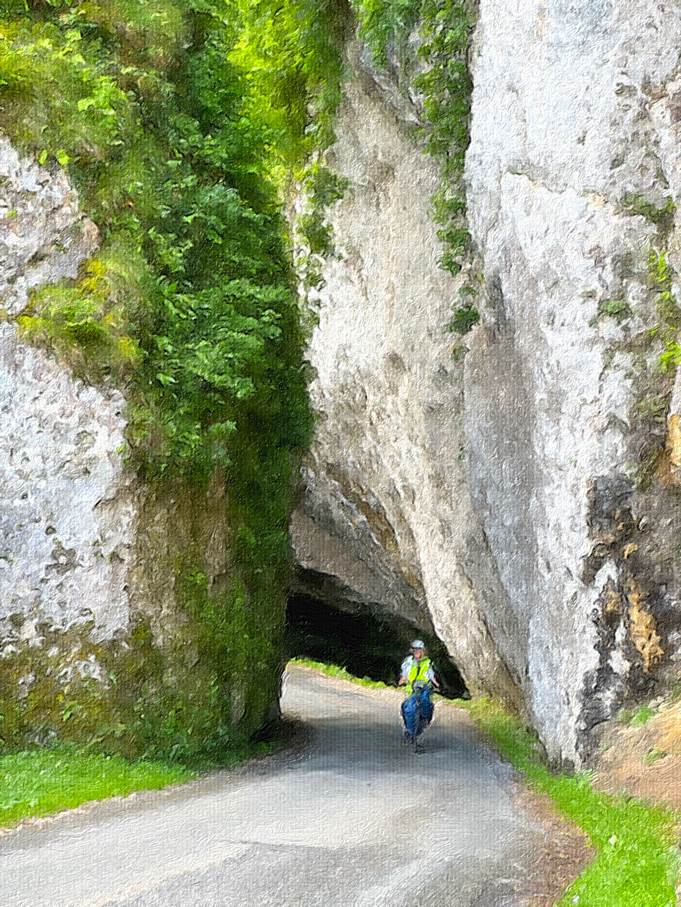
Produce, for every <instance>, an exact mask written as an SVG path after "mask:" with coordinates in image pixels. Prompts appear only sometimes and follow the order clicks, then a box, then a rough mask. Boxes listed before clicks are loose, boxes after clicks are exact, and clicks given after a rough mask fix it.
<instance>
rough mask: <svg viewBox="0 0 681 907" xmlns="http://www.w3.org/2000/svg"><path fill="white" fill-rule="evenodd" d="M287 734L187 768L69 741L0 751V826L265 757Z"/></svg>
mask: <svg viewBox="0 0 681 907" xmlns="http://www.w3.org/2000/svg"><path fill="white" fill-rule="evenodd" d="M287 739H288V738H287V737H286V736H284V735H282V736H278V737H276V738H274V739H271V740H262V741H259V742H257V743H247V744H243V745H242V746H240V747H235V748H233V749H231V750H229V751H226V752H225V753H223V754H221V756H220V760H219V761H216V760H210V761H206V760H203V761H195V762H193V763H192V765H191V767H190V766H187V765H182V764H180V763H168V762H161V761H156V760H149V759H141V760H135V761H130V760H129V759H124V758H123V757H122V756H118V755H105V754H102V753H92V752H89V751H87V750H83V749H81V748H79V747H76V746H71V745H68V744H67V745H64V746H57V747H54V748H50V749H35V750H24V751H22V752H18V753H8V754H6V755H3V756H0V828H3V827H7V826H10V825H15V824H16V823H17V822H20V821H21V820H22V819H28V818H30V817H33V816H46V815H49V814H51V813H57V812H62V811H63V810H66V809H74V808H75V807H76V806H80V805H81V804H82V803H88V802H91V801H93V800H106V799H107V798H108V797H119V796H126V795H127V794H131V793H133V792H134V791H140V790H159V789H160V788H162V787H168V785H170V784H182V783H184V782H186V781H191V780H192V779H193V778H195V777H196V776H197V775H199V774H201V773H203V772H206V771H209V770H211V769H222V768H231V767H232V766H235V765H238V764H239V763H242V762H245V761H246V760H247V759H252V758H255V757H257V756H264V755H266V754H268V753H270V752H273V751H274V750H276V749H279V748H280V747H282V746H284V745H285V744H286V741H287Z"/></svg>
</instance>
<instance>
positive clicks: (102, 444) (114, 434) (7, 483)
mask: <svg viewBox="0 0 681 907" xmlns="http://www.w3.org/2000/svg"><path fill="white" fill-rule="evenodd" d="M97 240H98V237H97V229H96V227H95V226H94V224H93V223H92V222H91V221H88V220H87V219H86V218H84V217H83V215H82V214H81V213H80V210H79V207H78V199H77V196H76V194H75V192H74V191H73V190H72V188H71V186H70V184H69V182H68V179H67V177H66V175H65V174H64V172H63V171H61V170H59V171H57V172H55V173H53V172H49V171H48V170H46V169H44V168H42V167H39V166H38V165H37V164H35V163H34V162H32V161H30V160H28V159H26V158H21V157H20V156H19V155H18V154H17V153H16V151H15V150H14V149H13V148H12V146H11V145H10V144H9V142H7V141H6V140H2V141H0V305H1V306H2V307H3V309H4V311H5V315H4V316H3V317H4V318H5V319H7V320H4V321H3V322H2V323H0V626H2V627H3V629H4V634H3V636H4V640H5V644H6V645H14V644H15V643H16V642H17V638H18V639H19V640H24V641H26V640H31V639H34V640H39V639H40V625H41V624H44V625H46V626H49V627H50V628H51V629H65V628H68V627H70V626H72V625H73V624H77V623H81V622H83V621H87V620H89V619H94V623H95V626H96V635H97V636H98V637H99V638H102V639H104V638H111V636H112V635H113V634H114V633H115V632H116V631H120V630H124V629H125V628H126V627H127V623H128V593H127V585H126V574H127V570H128V567H129V562H130V558H131V547H132V541H133V535H134V521H135V506H134V504H133V497H132V493H131V487H130V481H129V479H128V477H127V476H126V475H125V471H124V467H123V461H122V457H121V449H122V448H123V447H124V444H125V439H124V435H123V432H124V429H125V424H126V422H125V416H124V405H125V401H124V399H123V397H122V396H121V394H120V393H118V392H117V391H113V390H112V391H101V390H98V389H96V388H94V387H90V386H87V385H84V384H83V383H82V382H80V381H76V380H74V379H73V378H72V377H71V375H70V374H69V372H68V371H67V370H66V369H65V368H64V367H63V366H61V365H60V364H59V363H58V362H57V361H56V360H55V359H54V358H53V357H52V356H50V355H49V354H48V353H46V352H44V351H43V350H40V349H36V348H34V347H31V346H29V345H27V344H26V343H24V342H23V341H22V340H21V339H20V338H19V336H18V333H17V327H16V325H15V323H14V322H13V320H12V318H13V317H14V316H16V315H18V314H20V313H21V311H22V310H23V309H24V307H25V305H26V303H27V301H28V293H29V291H30V289H31V288H32V287H35V286H39V285H41V284H44V283H52V282H55V281H58V280H60V279H63V278H65V277H75V276H76V275H77V272H78V266H79V264H80V263H81V262H82V261H83V260H85V259H86V258H87V257H89V256H90V255H91V254H92V253H93V251H94V250H95V248H96V245H97ZM10 618H12V620H11V622H10Z"/></svg>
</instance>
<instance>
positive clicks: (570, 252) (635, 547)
mask: <svg viewBox="0 0 681 907" xmlns="http://www.w3.org/2000/svg"><path fill="white" fill-rule="evenodd" d="M418 41H419V25H418V23H417V24H416V26H415V28H414V30H413V32H412V35H411V39H410V42H409V43H410V45H411V46H415V45H418ZM679 46H681V12H679V10H678V9H676V8H675V7H669V6H668V5H667V4H663V3H653V4H651V3H649V2H643V0H628V2H626V3H617V4H615V3H613V2H610V0H602V2H600V0H599V2H592V3H589V4H582V5H577V6H575V5H574V4H567V3H564V2H562V0H548V2H539V0H536V2H533V0H528V2H525V3H521V4H518V3H510V2H505V0H481V3H480V5H479V14H478V20H477V28H476V30H475V35H474V38H473V42H472V49H471V59H470V68H471V73H472V78H473V85H474V87H473V95H472V117H471V125H470V129H471V132H470V146H469V149H468V152H467V156H466V170H465V189H466V197H467V218H468V224H469V229H470V231H471V236H472V241H473V242H472V249H473V251H472V256H471V258H470V260H469V261H468V263H467V265H466V267H465V268H464V271H463V272H462V274H461V275H460V276H459V277H457V278H451V277H449V276H448V275H447V274H445V273H444V272H443V271H442V270H441V269H439V268H438V264H437V260H438V257H439V254H440V251H441V250H440V247H439V242H438V240H437V237H436V231H435V227H434V225H433V223H432V219H431V208H430V206H431V196H432V194H433V192H434V190H435V188H436V186H437V183H438V178H439V177H438V172H437V169H438V168H437V165H436V163H435V162H434V161H433V160H432V159H430V158H428V157H427V156H426V155H425V153H424V151H423V148H422V147H420V144H419V138H418V135H416V134H415V132H414V128H413V127H414V124H415V123H419V122H422V121H423V118H424V114H423V109H422V104H421V98H420V97H419V95H418V92H415V91H412V90H410V87H409V85H408V84H407V85H406V87H405V81H406V82H407V83H408V82H409V79H408V74H407V76H405V73H404V72H402V73H400V66H399V62H398V63H397V64H395V62H394V60H391V61H390V63H391V64H392V65H388V66H383V67H378V66H376V65H375V63H374V62H371V61H370V60H369V55H368V54H367V52H366V51H365V50H364V49H362V48H361V47H360V46H358V45H357V44H356V43H352V44H351V46H350V48H349V49H348V53H347V57H348V70H349V75H348V79H347V81H346V84H345V88H344V98H343V102H342V104H341V108H340V111H339V115H338V119H337V125H336V135H337V140H336V143H335V144H334V145H333V147H332V148H330V149H329V151H328V153H327V156H326V163H327V165H328V166H330V167H331V168H332V169H333V170H335V171H336V172H337V173H338V174H340V175H341V176H342V177H344V178H345V179H347V181H348V188H347V190H346V192H345V194H344V196H343V198H342V199H341V200H340V201H338V202H336V203H335V204H334V205H333V206H332V207H331V208H330V209H329V210H328V212H327V218H328V223H329V225H330V226H331V227H332V229H333V236H334V244H335V250H334V254H333V255H331V256H329V257H328V259H327V261H326V263H325V264H324V267H323V280H324V283H323V285H322V287H321V289H320V290H319V291H318V292H313V293H312V294H311V298H310V302H309V304H310V305H312V307H313V308H314V309H315V310H316V317H317V322H318V323H317V324H316V327H315V328H314V330H313V331H312V334H311V338H310V342H309V358H310V361H311V363H312V365H313V366H314V368H315V370H316V377H315V379H314V380H313V382H312V385H311V395H312V402H313V406H314V407H315V409H316V411H317V413H318V423H317V432H316V438H315V442H314V445H313V450H312V452H311V455H310V457H309V459H308V461H307V464H306V467H305V470H304V477H305V481H306V495H305V499H304V502H303V504H302V506H301V508H300V510H299V512H298V514H297V515H296V517H295V519H294V521H293V526H292V536H293V542H294V546H295V547H296V549H297V551H298V552H299V562H300V564H301V567H302V568H303V570H304V574H306V575H314V576H317V577H319V576H322V577H326V580H325V583H326V588H332V587H333V588H335V589H336V590H343V589H345V590H346V594H349V595H351V596H354V597H355V598H356V599H358V600H360V599H361V600H363V601H364V602H365V603H366V605H367V606H368V607H371V608H376V609H380V610H383V611H385V610H390V609H395V610H398V611H399V612H400V613H402V614H404V615H407V616H409V617H410V618H411V619H412V620H413V621H414V622H415V623H416V624H417V625H422V626H428V625H429V624H430V622H432V625H433V626H434V628H435V630H436V631H437V633H438V635H439V636H440V637H441V639H442V640H443V641H444V642H445V644H446V645H447V647H448V649H449V651H450V653H451V655H452V657H453V658H454V659H455V660H456V662H457V664H458V665H459V667H460V668H461V670H462V672H463V673H464V675H465V677H466V678H467V680H468V682H469V683H470V684H471V685H472V686H473V687H475V688H481V689H487V690H490V691H492V692H495V693H497V694H500V695H502V696H505V697H506V698H507V699H511V700H513V701H515V702H517V703H522V708H523V709H524V711H525V713H526V714H527V716H528V717H529V718H530V719H531V720H532V721H533V723H534V724H535V726H536V727H537V729H538V730H539V733H540V735H541V737H542V740H543V741H544V743H545V745H546V747H547V749H548V751H549V753H550V755H551V756H552V757H553V758H556V759H563V760H565V761H569V762H572V763H574V764H579V763H581V762H583V761H585V760H588V759H589V757H590V755H591V753H592V752H593V747H594V745H595V744H596V741H597V737H596V730H597V728H598V726H599V725H600V724H602V722H604V721H606V720H607V719H608V718H610V717H612V716H613V715H614V714H615V713H616V711H617V709H618V708H619V707H620V705H621V704H622V703H623V702H624V701H626V700H628V699H631V698H634V699H635V698H636V697H641V696H643V695H645V694H646V693H648V692H649V691H650V690H651V689H652V687H653V686H654V685H655V684H656V683H657V682H663V683H664V682H666V681H667V680H668V679H669V678H671V677H673V676H678V662H679V659H680V658H681V606H680V604H679V592H680V585H681V573H680V571H679V564H678V537H679V535H678V533H679V528H680V524H681V508H680V507H679V497H678V495H679V492H678V483H679V476H678V469H679V462H681V459H679V457H680V455H679V429H678V420H679V415H678V410H679V392H678V389H677V392H676V393H674V395H673V396H672V390H673V383H674V370H675V361H676V356H677V351H678V347H676V346H675V343H676V331H677V330H678V326H679V323H680V320H679V310H678V307H677V304H676V296H677V293H678V289H679V287H678V281H677V277H676V274H677V272H678V269H679V267H681V252H680V249H679V242H678V236H679V234H678V232H677V229H676V228H677V224H678V216H677V214H676V207H675V205H676V204H678V203H679V192H680V190H681V185H680V183H679V180H680V173H681V169H680V168H679V163H680V161H679V155H680V154H681V152H679V148H681V126H680V125H679V124H680V122H681V117H680V116H679V97H680V96H681V95H680V92H681V87H680V86H681V82H680V81H679V79H680V78H681V70H680V69H679V58H678V48H679ZM471 278H473V282H474V283H476V285H478V286H479V287H480V290H479V293H478V299H477V301H476V308H477V311H478V312H479V315H480V321H479V323H478V324H477V326H475V327H473V329H472V330H471V331H470V332H469V333H467V334H466V335H465V337H464V338H463V340H462V341H456V340H454V338H453V336H452V334H450V333H448V332H447V330H446V328H447V324H448V322H449V321H450V318H451V310H452V304H453V303H454V302H455V300H456V298H457V294H458V293H459V291H460V290H461V289H462V288H464V289H465V287H466V285H467V283H470V282H471ZM667 422H668V424H669V431H668V434H667ZM321 585H322V586H323V584H321Z"/></svg>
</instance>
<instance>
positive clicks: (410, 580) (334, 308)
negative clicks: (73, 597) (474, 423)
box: [292, 48, 513, 696]
mask: <svg viewBox="0 0 681 907" xmlns="http://www.w3.org/2000/svg"><path fill="white" fill-rule="evenodd" d="M355 50H356V49H355V48H351V51H350V53H351V60H352V65H353V66H354V68H355V76H354V77H353V78H352V79H351V80H350V81H349V82H348V84H347V86H346V93H345V99H344V101H343V104H342V107H341V110H340V113H339V117H338V122H337V134H338V136H339V141H338V142H337V144H336V145H335V146H334V148H333V149H332V151H331V154H330V156H329V160H328V163H329V164H330V166H332V167H333V168H334V170H336V171H337V172H338V173H339V174H341V175H342V176H343V177H345V178H346V179H347V180H348V181H349V189H348V191H347V192H346V193H345V196H344V198H343V199H342V200H341V201H340V202H338V203H337V204H336V205H335V206H334V208H333V211H332V212H330V221H331V223H332V225H333V228H334V233H335V237H336V256H335V257H334V258H332V259H331V260H330V261H329V262H328V263H327V266H326V267H325V271H324V277H325V281H326V282H325V286H324V288H323V289H322V290H321V293H320V294H319V299H318V302H317V308H318V317H319V323H318V326H317V327H316V328H315V330H314V332H313V334H312V337H311V340H310V345H309V358H310V361H311V363H312V365H313V366H314V368H315V370H316V379H315V380H314V381H313V383H312V386H311V396H312V405H313V407H314V409H315V410H316V411H317V413H318V425H317V432H316V437H315V443H314V445H313V451H312V454H311V457H310V458H309V461H308V463H307V464H306V467H305V469H304V475H305V479H306V497H305V500H304V502H303V505H302V512H301V513H299V514H297V515H296V516H295V517H294V520H293V524H292V538H293V544H294V547H295V548H296V550H297V553H298V557H299V561H300V562H301V564H302V565H303V566H304V567H305V568H307V569H312V570H317V571H319V572H321V573H324V574H328V575H331V576H335V577H337V578H338V579H339V581H340V582H342V584H344V585H346V586H348V587H350V589H352V590H353V591H354V594H355V595H359V596H361V594H362V593H363V594H364V595H365V597H366V601H367V603H368V604H373V605H376V606H378V607H380V608H381V610H383V611H388V612H389V611H390V610H393V611H398V612H399V613H400V614H401V615H402V616H404V617H406V618H408V619H411V620H413V621H415V622H416V623H419V622H420V623H421V624H422V625H423V624H424V623H425V621H424V619H423V616H422V610H423V607H424V604H425V603H427V608H428V611H429V614H430V618H431V619H432V623H433V625H434V627H435V629H436V631H437V632H438V634H439V635H440V636H441V638H442V639H443V640H444V641H445V643H446V644H447V645H448V647H449V649H450V652H451V654H452V655H453V657H454V658H455V659H456V661H457V664H459V665H460V666H461V667H462V670H463V671H464V672H465V674H466V677H467V679H468V681H469V683H471V684H472V685H475V684H476V682H478V681H480V680H481V679H482V678H485V679H488V680H491V681H492V682H493V683H496V687H497V689H501V690H505V691H506V692H507V693H508V695H510V696H512V695H513V684H512V681H511V680H510V678H509V676H508V673H507V671H506V668H505V665H504V662H503V659H502V658H501V657H500V655H499V653H498V651H497V648H496V647H495V646H494V645H493V644H492V643H491V641H490V636H489V628H488V626H487V623H486V620H485V617H484V615H483V613H482V611H481V609H480V606H479V604H478V602H479V596H480V595H485V594H488V595H491V596H494V595H496V594H498V589H497V579H496V576H495V575H494V573H493V571H489V570H487V568H486V566H485V564H484V556H482V557H481V555H480V549H481V548H484V542H483V540H482V538H481V535H480V531H479V527H478V525H477V524H476V520H475V517H474V514H473V513H472V511H471V508H470V503H469V497H468V491H467V488H466V481H465V470H464V453H465V451H464V448H463V444H464V435H463V423H462V394H463V371H462V366H461V363H460V362H456V361H455V360H454V359H453V357H452V347H453V340H452V336H451V335H450V334H449V333H448V332H447V331H446V325H447V322H448V320H449V317H450V314H451V304H452V300H453V298H454V297H455V294H456V292H457V284H456V282H455V281H453V280H452V279H451V278H450V277H448V276H447V274H446V273H445V272H443V271H442V270H441V269H440V268H439V267H438V264H437V257H438V255H439V248H438V243H437V239H436V236H435V226H434V224H433V222H432V220H431V218H430V199H431V196H432V193H433V191H434V190H435V188H436V186H437V183H438V173H437V169H436V167H435V166H434V164H433V163H431V162H430V161H428V160H427V159H426V158H424V156H423V155H422V154H421V153H420V152H419V150H418V149H417V148H416V146H415V144H414V141H413V137H412V135H411V133H410V132H409V129H408V126H407V124H406V123H405V121H404V119H403V109H402V107H400V108H398V109H395V108H391V107H390V106H388V105H387V104H386V103H385V95H384V94H383V93H382V92H381V90H380V88H379V86H377V84H376V83H375V82H374V81H373V79H372V75H371V73H370V72H368V71H367V70H365V69H364V68H363V67H362V65H361V63H360V62H359V61H358V58H357V56H356V54H355V53H354V51H355ZM315 524H316V526H317V529H318V537H317V540H316V543H313V542H312V541H311V536H312V535H314V532H315V529H314V527H315ZM334 539H335V540H340V543H338V542H337V541H334ZM350 558H352V559H354V561H355V564H354V566H353V565H352V564H350V563H348V561H349V559H350ZM481 562H482V563H481ZM472 564H476V565H478V571H477V572H478V576H479V577H480V586H481V590H480V592H479V593H476V592H475V591H474V590H473V588H472V585H473V584H472V580H471V578H470V576H469V565H472ZM367 573H368V574H370V575H371V576H372V577H373V582H371V583H369V582H368V580H367V579H366V574H367ZM377 586H378V587H381V588H379V590H378V591H377V589H376V587H377ZM508 618H509V619H511V620H512V619H513V615H512V614H510V613H509V615H508ZM498 623H499V625H500V627H502V628H505V629H507V627H506V624H507V619H506V616H504V615H501V616H499V618H498ZM500 635H501V636H502V637H503V635H504V634H503V630H502V631H501V633H500ZM499 648H500V649H501V650H502V651H503V649H504V646H503V645H502V646H500V647H499Z"/></svg>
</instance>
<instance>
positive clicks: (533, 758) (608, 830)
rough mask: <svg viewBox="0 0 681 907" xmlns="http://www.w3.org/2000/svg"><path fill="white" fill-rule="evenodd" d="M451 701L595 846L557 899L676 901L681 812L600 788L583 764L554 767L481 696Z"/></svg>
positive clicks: (652, 904) (642, 906)
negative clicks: (568, 770)
mask: <svg viewBox="0 0 681 907" xmlns="http://www.w3.org/2000/svg"><path fill="white" fill-rule="evenodd" d="M453 704H455V705H456V706H457V707H459V708H463V709H465V710H466V711H467V712H468V713H469V714H470V716H471V717H472V718H473V720H474V721H475V723H476V724H477V725H478V727H479V728H480V729H481V730H482V731H483V732H484V733H485V734H487V735H488V736H489V737H490V738H491V740H492V741H493V743H494V745H495V747H496V749H497V750H498V751H499V752H500V753H501V755H502V756H503V757H504V758H505V759H507V760H508V761H509V762H510V763H511V764H512V765H513V766H514V768H516V769H518V770H519V771H520V772H522V774H523V775H525V777H526V778H527V780H528V782H529V783H530V785H531V787H533V788H534V789H535V790H538V791H541V792H542V793H544V794H547V795H548V796H549V797H550V798H551V799H552V800H553V802H554V803H555V805H556V806H557V808H558V810H559V812H561V813H562V814H563V815H564V816H565V817H566V818H568V819H570V820H571V821H572V822H574V823H575V824H576V825H578V826H579V827H580V828H581V829H583V831H585V832H586V834H587V835H588V836H589V838H590V839H591V841H592V843H593V845H594V847H595V848H596V851H597V855H596V858H595V859H594V860H593V862H592V863H591V864H590V865H589V866H588V867H587V868H586V870H585V871H584V872H583V873H582V875H581V876H580V877H579V878H578V879H577V880H576V881H575V882H574V883H573V884H572V885H571V886H570V887H569V888H568V890H567V891H566V892H565V894H564V895H563V897H562V899H561V900H560V901H558V903H557V905H556V907H572V905H575V904H576V905H579V907H615V905H616V907H676V903H677V901H676V894H675V887H676V884H677V879H678V873H679V854H678V850H677V848H676V844H677V841H678V830H677V829H678V822H679V819H680V818H681V817H680V816H678V815H675V814H674V813H673V812H671V811H669V810H665V809H662V808H658V807H653V806H649V805H647V804H645V803H643V802H641V801H640V800H636V799H634V798H633V797H628V796H617V797H613V796H610V795H608V794H604V793H600V792H599V791H596V790H594V789H593V787H592V786H591V775H590V773H589V772H580V773H578V774H575V775H565V774H554V773H553V772H551V771H550V770H549V768H548V767H547V766H546V764H545V762H544V759H543V757H542V753H541V748H540V744H539V742H538V741H537V739H536V737H534V735H533V734H532V733H531V732H530V731H528V730H526V729H525V728H524V727H523V725H522V723H521V722H520V721H519V720H518V719H517V718H515V717H513V716H511V715H509V714H508V713H506V712H505V711H504V710H503V708H502V707H501V706H499V705H498V704H497V703H495V702H493V701H491V700H490V699H487V698H486V697H480V698H476V699H472V700H469V701H463V700H457V701H456V702H455V703H453Z"/></svg>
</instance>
